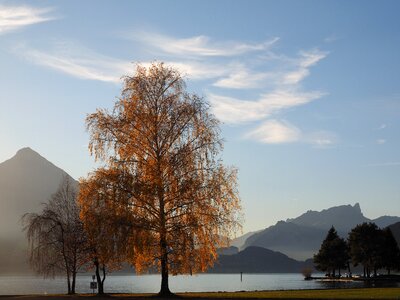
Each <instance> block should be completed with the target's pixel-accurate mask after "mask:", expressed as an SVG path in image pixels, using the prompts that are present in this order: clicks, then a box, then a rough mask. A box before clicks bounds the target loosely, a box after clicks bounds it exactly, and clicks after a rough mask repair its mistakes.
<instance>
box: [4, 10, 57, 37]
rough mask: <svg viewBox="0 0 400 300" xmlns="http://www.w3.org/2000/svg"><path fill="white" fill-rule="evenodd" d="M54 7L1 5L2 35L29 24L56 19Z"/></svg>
mask: <svg viewBox="0 0 400 300" xmlns="http://www.w3.org/2000/svg"><path fill="white" fill-rule="evenodd" d="M52 10H53V9H52V8H35V7H32V6H6V5H0V35H1V34H6V33H8V32H10V31H14V30H17V29H20V28H23V27H26V26H29V25H33V24H37V23H42V22H46V21H50V20H54V19H55V17H54V16H50V15H49V13H50V12H52Z"/></svg>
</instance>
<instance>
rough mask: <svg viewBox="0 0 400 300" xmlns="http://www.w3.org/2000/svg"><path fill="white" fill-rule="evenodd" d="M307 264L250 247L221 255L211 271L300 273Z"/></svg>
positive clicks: (280, 254)
mask: <svg viewBox="0 0 400 300" xmlns="http://www.w3.org/2000/svg"><path fill="white" fill-rule="evenodd" d="M305 266H306V263H305V262H300V261H297V260H294V259H291V258H289V257H287V256H286V255H284V254H282V253H279V252H275V251H271V250H269V249H265V248H261V247H248V248H246V249H245V250H243V251H241V252H239V253H237V254H234V255H221V256H219V258H218V261H217V262H216V263H215V265H214V267H213V268H212V269H210V270H209V273H240V272H243V273H299V272H301V270H302V269H303V268H304V267H305Z"/></svg>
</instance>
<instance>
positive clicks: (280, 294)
mask: <svg viewBox="0 0 400 300" xmlns="http://www.w3.org/2000/svg"><path fill="white" fill-rule="evenodd" d="M177 296H178V297H176V298H172V299H171V300H179V299H181V300H184V299H188V300H189V299H199V300H206V299H217V300H218V299H221V300H222V299H400V288H365V289H331V290H286V291H263V292H261V291H260V292H232V293H230V292H215V293H178V294H177ZM3 299H21V300H50V299H65V300H70V299H77V300H84V299H89V300H94V299H123V300H127V299H134V300H142V299H143V300H145V299H146V300H147V299H160V298H157V297H156V295H155V294H112V295H108V296H105V297H104V298H103V297H97V296H95V295H91V294H81V295H73V296H67V295H47V296H44V295H26V296H9V297H7V296H0V300H3Z"/></svg>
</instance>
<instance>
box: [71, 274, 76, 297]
mask: <svg viewBox="0 0 400 300" xmlns="http://www.w3.org/2000/svg"><path fill="white" fill-rule="evenodd" d="M75 285H76V271H72V286H71V293H70V294H71V295H73V294H75Z"/></svg>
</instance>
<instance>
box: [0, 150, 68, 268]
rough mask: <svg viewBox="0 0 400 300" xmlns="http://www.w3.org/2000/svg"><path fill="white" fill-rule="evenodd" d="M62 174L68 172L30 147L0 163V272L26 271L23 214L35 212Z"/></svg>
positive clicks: (53, 189) (58, 181)
mask: <svg viewBox="0 0 400 300" xmlns="http://www.w3.org/2000/svg"><path fill="white" fill-rule="evenodd" d="M63 176H69V175H68V174H67V173H66V172H64V171H63V170H62V169H60V168H58V167H56V166H55V165H53V164H52V163H51V162H49V161H47V160H46V159H45V158H43V157H42V156H40V155H39V154H38V153H37V152H35V151H33V150H32V149H30V148H23V149H21V150H19V151H18V152H17V154H16V155H15V156H14V157H12V158H11V159H9V160H7V161H5V162H3V163H1V164H0V272H13V273H14V272H23V271H27V270H28V266H27V263H26V261H27V255H26V254H27V243H26V239H25V235H24V234H23V232H22V224H21V222H20V219H21V217H22V215H23V214H25V213H28V212H38V211H39V210H40V209H41V204H42V203H44V202H47V200H48V199H49V197H50V196H51V195H52V194H53V193H54V192H55V191H56V190H57V188H58V186H59V184H60V182H61V180H62V178H63Z"/></svg>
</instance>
